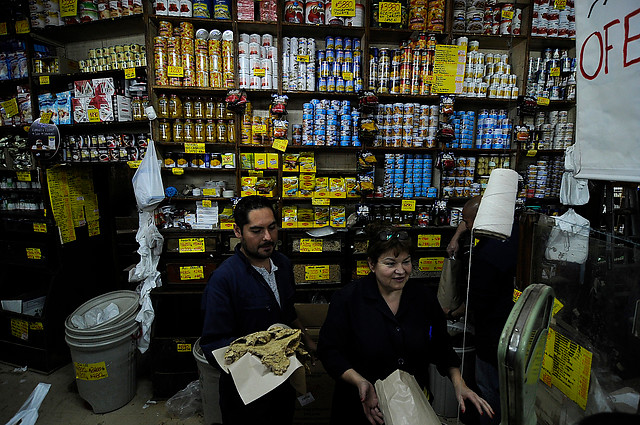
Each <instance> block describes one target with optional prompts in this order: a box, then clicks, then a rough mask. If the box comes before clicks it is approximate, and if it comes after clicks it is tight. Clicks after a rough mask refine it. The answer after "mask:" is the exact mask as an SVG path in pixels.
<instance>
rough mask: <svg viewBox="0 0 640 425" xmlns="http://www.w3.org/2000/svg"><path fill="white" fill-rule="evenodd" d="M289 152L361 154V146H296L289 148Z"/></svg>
mask: <svg viewBox="0 0 640 425" xmlns="http://www.w3.org/2000/svg"><path fill="white" fill-rule="evenodd" d="M287 150H288V151H289V150H291V151H301V152H304V151H335V152H340V151H342V152H359V151H361V150H362V147H361V146H326V145H324V146H323V145H294V146H287Z"/></svg>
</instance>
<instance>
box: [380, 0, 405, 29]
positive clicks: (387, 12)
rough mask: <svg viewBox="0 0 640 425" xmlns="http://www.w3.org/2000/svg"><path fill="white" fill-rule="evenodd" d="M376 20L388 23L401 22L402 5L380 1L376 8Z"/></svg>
mask: <svg viewBox="0 0 640 425" xmlns="http://www.w3.org/2000/svg"><path fill="white" fill-rule="evenodd" d="M378 21H379V22H381V23H388V24H399V23H400V22H402V5H401V4H400V3H396V2H390V1H381V2H380V8H379V10H378Z"/></svg>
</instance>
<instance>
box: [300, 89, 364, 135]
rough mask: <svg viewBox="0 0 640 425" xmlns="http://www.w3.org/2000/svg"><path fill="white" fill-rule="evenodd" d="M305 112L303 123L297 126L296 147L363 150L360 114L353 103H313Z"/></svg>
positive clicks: (318, 100)
mask: <svg viewBox="0 0 640 425" xmlns="http://www.w3.org/2000/svg"><path fill="white" fill-rule="evenodd" d="M302 108H303V109H302V123H301V124H300V125H294V126H293V134H292V141H293V144H294V145H303V146H311V145H315V146H360V137H359V134H358V125H359V122H360V112H358V111H356V110H353V109H352V108H351V101H349V100H342V101H340V100H329V99H312V100H311V102H308V103H305V104H303V105H302Z"/></svg>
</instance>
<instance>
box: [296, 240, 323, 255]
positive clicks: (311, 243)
mask: <svg viewBox="0 0 640 425" xmlns="http://www.w3.org/2000/svg"><path fill="white" fill-rule="evenodd" d="M300 252H322V239H300Z"/></svg>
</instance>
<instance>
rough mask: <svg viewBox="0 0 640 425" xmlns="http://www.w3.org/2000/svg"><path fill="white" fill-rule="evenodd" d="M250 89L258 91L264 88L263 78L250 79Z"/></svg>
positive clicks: (253, 77) (254, 77)
mask: <svg viewBox="0 0 640 425" xmlns="http://www.w3.org/2000/svg"><path fill="white" fill-rule="evenodd" d="M249 88H250V89H256V90H257V89H260V88H262V77H256V76H251V77H249Z"/></svg>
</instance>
